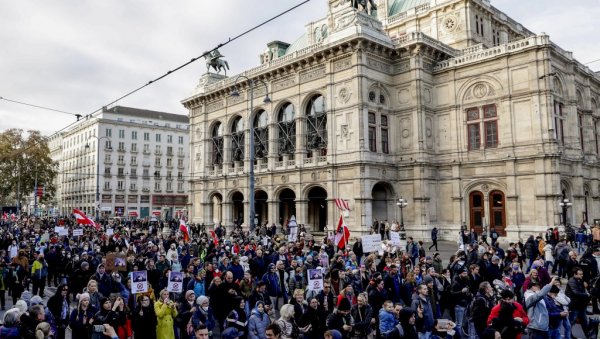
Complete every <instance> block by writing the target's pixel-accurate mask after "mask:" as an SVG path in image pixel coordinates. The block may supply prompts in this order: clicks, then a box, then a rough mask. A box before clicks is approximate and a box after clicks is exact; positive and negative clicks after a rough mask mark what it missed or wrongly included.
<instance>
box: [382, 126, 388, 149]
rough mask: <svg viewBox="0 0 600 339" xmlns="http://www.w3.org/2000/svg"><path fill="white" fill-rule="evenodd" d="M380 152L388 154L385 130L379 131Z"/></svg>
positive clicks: (386, 131)
mask: <svg viewBox="0 0 600 339" xmlns="http://www.w3.org/2000/svg"><path fill="white" fill-rule="evenodd" d="M381 151H382V152H383V153H385V154H389V153H390V148H389V141H388V130H387V129H386V128H382V129H381Z"/></svg>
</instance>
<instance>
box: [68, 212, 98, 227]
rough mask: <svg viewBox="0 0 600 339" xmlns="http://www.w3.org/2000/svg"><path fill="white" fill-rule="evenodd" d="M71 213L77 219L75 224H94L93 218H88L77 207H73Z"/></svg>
mask: <svg viewBox="0 0 600 339" xmlns="http://www.w3.org/2000/svg"><path fill="white" fill-rule="evenodd" d="M73 215H74V216H75V219H76V220H77V224H79V225H90V226H96V223H95V222H94V220H92V219H90V218H89V217H88V216H87V215H85V213H83V211H80V210H78V209H73Z"/></svg>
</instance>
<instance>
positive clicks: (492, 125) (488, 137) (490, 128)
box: [484, 121, 498, 148]
mask: <svg viewBox="0 0 600 339" xmlns="http://www.w3.org/2000/svg"><path fill="white" fill-rule="evenodd" d="M484 124H485V147H486V148H493V147H497V146H498V122H497V121H488V122H485V123H484Z"/></svg>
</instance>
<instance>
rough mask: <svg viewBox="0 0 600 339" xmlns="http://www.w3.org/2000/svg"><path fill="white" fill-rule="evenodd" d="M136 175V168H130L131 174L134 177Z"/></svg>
mask: <svg viewBox="0 0 600 339" xmlns="http://www.w3.org/2000/svg"><path fill="white" fill-rule="evenodd" d="M136 175H137V168H132V169H131V176H132V177H135V176H136Z"/></svg>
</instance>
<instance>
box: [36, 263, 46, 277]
mask: <svg viewBox="0 0 600 339" xmlns="http://www.w3.org/2000/svg"><path fill="white" fill-rule="evenodd" d="M36 274H37V276H38V278H39V279H44V278H46V277H47V276H48V266H46V265H44V266H42V268H40V269H38V270H37V271H36Z"/></svg>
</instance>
